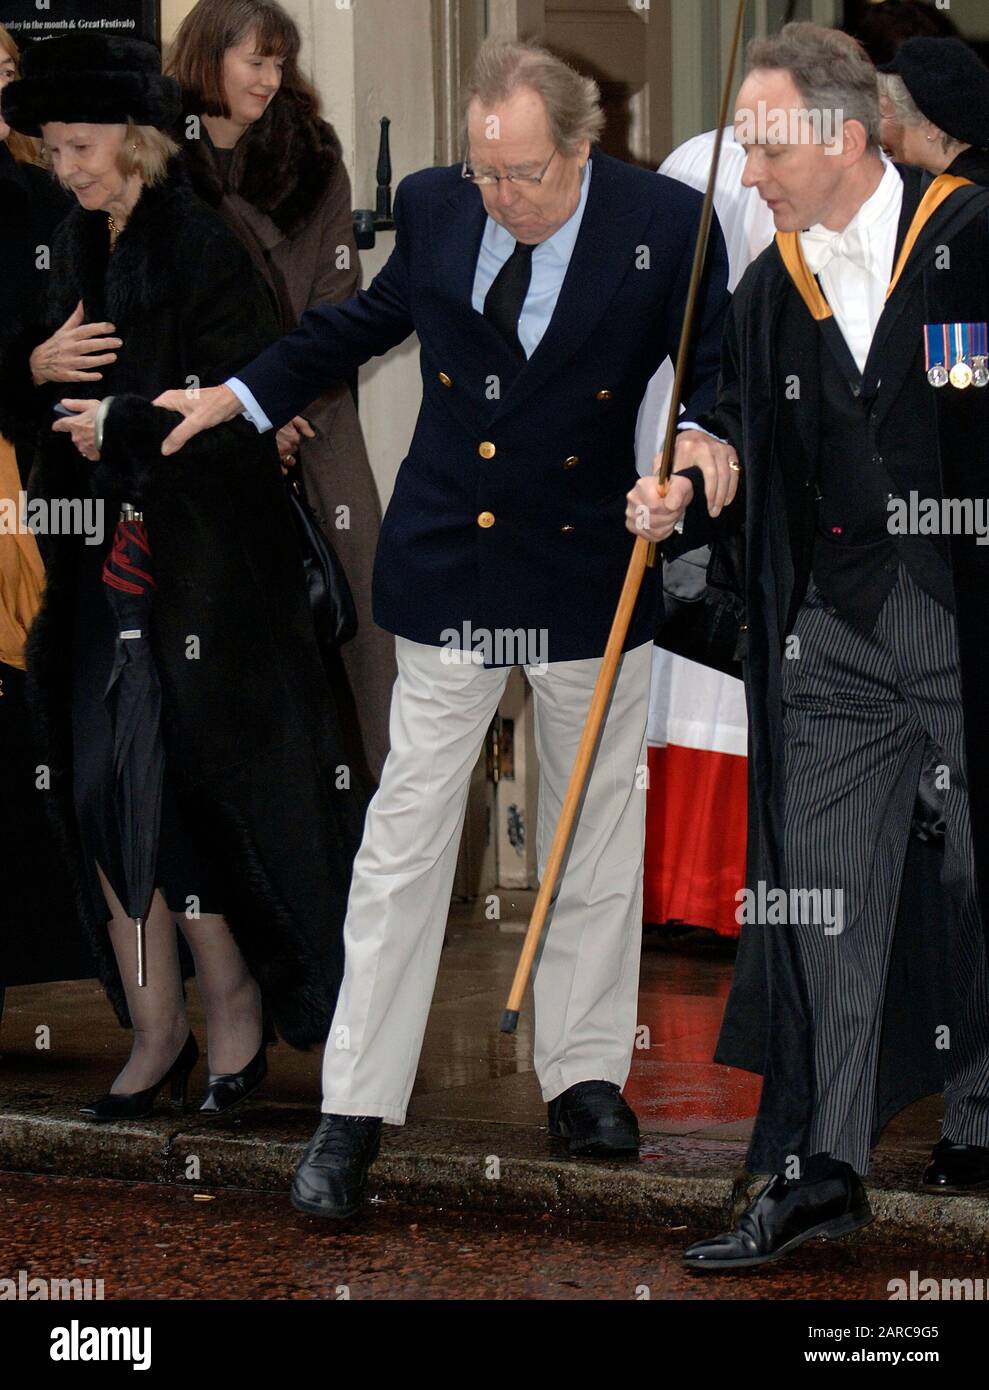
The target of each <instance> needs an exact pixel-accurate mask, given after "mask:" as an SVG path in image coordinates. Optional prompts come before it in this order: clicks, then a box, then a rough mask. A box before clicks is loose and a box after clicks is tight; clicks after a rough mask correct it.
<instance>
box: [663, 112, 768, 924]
mask: <svg viewBox="0 0 989 1390" xmlns="http://www.w3.org/2000/svg"><path fill="white" fill-rule="evenodd" d="M714 137H715V132H714V131H709V132H707V133H706V134H704V135H698V136H695V138H694V139H692V140H688V141H687V142H686V144H684V145H681V146H680V148H679V149H677V150H674V151H673V153H672V154H671V155H670V157H669V159H667V160H666V162H665V163H664V164H663V165H662V167H661V169H660V173H661V174H666V175H668V176H669V177H671V178H676V179H680V180H681V181H682V182H683V183H688V184H690V185H691V186H692V187H694V188H697V189H699V190H700V191H701V192H703V191H704V189H705V188H706V186H707V177H708V171H709V169H710V167H711V157H712V154H713V151H714ZM744 163H745V151H744V149H743V148H742V146H741V145H739V144H737V143H736V142H735V138H734V132H733V131H732V130H727V131H726V132H725V138H724V142H723V144H722V148H721V161H720V164H719V168H718V178H717V183H716V187H715V195H714V206H715V210H716V212H717V214H718V220H719V222H720V223H721V230H722V232H723V233H724V237H725V241H726V243H727V246H728V258H729V265H730V272H729V285H728V287H729V289H731V290H734V288H735V286H736V285H737V284H738V281H739V280H740V279H741V278H742V275H743V274H744V272H745V270H746V267H747V266H748V265H749V264H750V263H751V262H752V261H753V260H754V259H755V258H756V256H758V255H759V253H760V252H761V251H763V250H764V249H765V247H766V246H768V245H769V243H770V241H771V240H772V238H773V234H774V231H775V227H774V224H773V218H772V214H771V213H770V212H769V210H768V208H767V207H766V205H765V203H764V202H763V201H762V199H761V198H760V197H759V195H758V194H757V193H756V192H755V190H754V189H748V188H743V187H742V183H741V178H742V169H743V166H744ZM672 393H673V367H672V364H671V363H669V362H666V363H664V365H663V366H662V367H661V368H660V369H659V371H658V372H657V373H656V375H655V376H654V377H653V379H652V381H651V382H650V383H649V388H648V390H647V392H646V396H645V399H644V400H643V403H642V408H641V410H640V412H639V421H638V427H637V433H636V450H637V456H638V465H639V472H640V473H642V474H646V473H650V472H652V470H653V460H654V458H655V455H656V454H657V453H658V452H659V451H660V449H661V448H662V446H663V439H664V436H665V433H666V420H667V416H668V414H669V409H670V399H671V396H672ZM746 736H747V735H746V714H745V694H744V690H743V687H742V683H741V681H738V680H735V679H734V678H733V677H732V676H725V675H722V674H721V673H720V672H719V671H712V670H709V669H708V668H707V667H706V666H699V665H698V664H697V663H696V662H693V661H687V660H685V659H684V658H683V657H679V656H673V655H672V654H671V653H669V652H665V651H663V650H662V649H661V648H659V647H656V648H654V650H653V669H652V691H651V697H650V707H649V730H648V743H649V755H648V756H649V793H648V799H647V803H646V851H645V877H644V898H643V919H644V920H645V921H646V922H669V921H681V922H688V923H690V924H691V925H693V926H699V927H707V928H709V929H710V930H711V931H715V932H717V933H718V935H719V936H737V935H738V924H737V923H736V921H735V909H736V906H737V900H736V897H735V894H736V893H737V892H738V890H739V889H740V888H742V887H744V885H745V843H746V810H747V805H746V800H747V798H746V775H747V774H746V757H745V752H746Z"/></svg>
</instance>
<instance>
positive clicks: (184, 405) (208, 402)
mask: <svg viewBox="0 0 989 1390" xmlns="http://www.w3.org/2000/svg"><path fill="white" fill-rule="evenodd" d="M151 404H152V405H160V406H161V408H162V409H163V410H174V411H176V412H177V413H178V414H179V415H184V416H185V419H184V420H183V421H182V423H181V424H179V425H176V426H175V428H174V429H173V430H172V432H171V434H170V435H168V436H167V437H166V438H165V439H164V441H163V442H162V446H161V452H162V453H163V454H177V453H178V451H179V450H180V449H181V448H182V445H183V444H188V442H189V440H190V439H191V438H192V437H193V435H196V434H199V433H201V431H202V430H211V429H212V428H213V427H214V425H224V424H226V422H227V421H228V420H234V419H236V417H237V416H238V415H240V414H241V413H242V412H243V409H244V407H243V405H242V404H241V403H240V401H239V400H238V399H237V397H236V396H235V395H234V393H233V392H232V391H231V390H230V387H229V386H207V387H206V388H205V390H201V391H197V392H196V393H195V395H190V393H189V392H188V391H164V392H163V393H162V394H161V395H160V396H159V397H158V398H157V400H154V401H152V402H151Z"/></svg>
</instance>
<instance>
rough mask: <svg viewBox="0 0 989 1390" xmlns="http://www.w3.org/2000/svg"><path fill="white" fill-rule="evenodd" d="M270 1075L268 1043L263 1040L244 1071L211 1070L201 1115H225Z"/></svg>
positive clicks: (200, 1109)
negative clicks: (217, 1071)
mask: <svg viewBox="0 0 989 1390" xmlns="http://www.w3.org/2000/svg"><path fill="white" fill-rule="evenodd" d="M267 1075H268V1044H267V1043H266V1042H262V1044H261V1046H260V1047H259V1048H258V1050H257V1052H256V1053H255V1054H254V1056H253V1057H252V1058H251V1060H250V1061H249V1062H248V1064H247V1066H246V1067H245V1068H244V1070H243V1071H230V1072H220V1073H214V1072H210V1074H209V1082H208V1083H207V1086H206V1099H205V1100H204V1101H203V1103H202V1105H201V1106H200V1107H199V1113H200V1115H225V1114H226V1112H227V1111H228V1110H232V1109H233V1108H234V1106H235V1105H240V1103H241V1101H245V1100H246V1099H247V1097H248V1096H249V1095H250V1094H251V1092H252V1091H256V1090H257V1088H258V1087H259V1086H260V1085H261V1082H262V1081H263V1080H264V1078H265V1077H266V1076H267Z"/></svg>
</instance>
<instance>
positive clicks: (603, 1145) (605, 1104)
mask: <svg viewBox="0 0 989 1390" xmlns="http://www.w3.org/2000/svg"><path fill="white" fill-rule="evenodd" d="M548 1114H549V1132H550V1134H552V1135H553V1136H554V1137H555V1138H557V1139H568V1140H569V1141H570V1142H569V1149H570V1152H571V1153H572V1154H584V1155H590V1156H599V1157H602V1158H604V1157H616V1156H621V1155H626V1156H627V1155H629V1154H638V1152H639V1122H638V1120H637V1119H636V1118H635V1115H634V1113H633V1111H632V1109H631V1107H630V1106H629V1105H628V1103H627V1101H626V1100H625V1098H624V1097H623V1096H622V1093H621V1089H620V1087H618V1086H616V1085H615V1084H614V1083H613V1082H611V1081H578V1082H577V1084H576V1086H570V1087H569V1088H568V1089H567V1090H566V1091H564V1092H563V1094H562V1095H559V1096H557V1097H556V1099H555V1100H551V1101H550V1103H549V1106H548Z"/></svg>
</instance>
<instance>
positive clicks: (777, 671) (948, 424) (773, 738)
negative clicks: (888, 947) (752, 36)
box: [684, 170, 989, 1172]
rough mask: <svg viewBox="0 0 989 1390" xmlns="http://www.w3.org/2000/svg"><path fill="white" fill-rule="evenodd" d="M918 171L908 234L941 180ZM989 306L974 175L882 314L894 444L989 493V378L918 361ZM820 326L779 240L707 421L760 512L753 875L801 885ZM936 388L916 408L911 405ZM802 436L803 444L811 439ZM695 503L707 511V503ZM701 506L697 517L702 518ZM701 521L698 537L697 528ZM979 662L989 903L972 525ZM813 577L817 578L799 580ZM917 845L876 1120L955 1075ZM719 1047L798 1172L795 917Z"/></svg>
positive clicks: (955, 553)
mask: <svg viewBox="0 0 989 1390" xmlns="http://www.w3.org/2000/svg"><path fill="white" fill-rule="evenodd" d="M900 172H901V174H903V176H904V182H905V189H904V211H903V217H902V219H901V223H900V242H901V243H902V240H903V237H904V234H905V232H906V228H907V225H908V224H909V221H910V219H911V217H912V214H913V212H914V210H915V209H916V207H917V204H918V203H919V201H920V197H921V195H922V191H923V188H924V186H925V184H926V181H925V180H924V179H923V178H922V176H921V175H920V174H919V172H918V171H915V170H901V171H900ZM944 245H948V246H950V248H951V267H952V269H951V270H950V271H945V270H942V269H938V268H936V264H935V258H936V256H937V253H938V248H940V247H942V246H944ZM977 320H978V321H986V320H989V195H987V194H986V193H985V192H984V191H983V190H981V189H963V190H961V191H960V192H958V193H956V194H954V195H953V196H952V198H951V199H950V200H949V201H948V202H947V203H946V204H945V205H944V206H942V208H941V209H940V210H939V211H938V212H937V213H936V214H935V216H934V217H933V219H932V220H931V221H930V222H929V223H928V225H927V227H926V229H925V231H924V233H923V234H922V236H921V238H920V239H919V241H918V243H917V245H916V247H915V248H914V251H913V254H912V256H911V258H910V261H909V262H908V265H907V268H906V271H905V273H904V275H903V277H902V279H901V281H900V284H899V286H898V288H897V290H896V291H895V292H894V294H893V296H892V298H891V299H890V301H889V304H888V306H887V308H886V311H885V313H884V315H883V317H882V319H881V320H880V324H879V327H878V329H877V333H876V338H875V340H874V343H873V354H874V355H876V361H877V363H878V365H879V371H880V375H881V386H880V389H879V392H878V395H877V398H876V403H875V411H876V430H877V433H878V438H879V441H880V445H881V447H882V448H883V449H884V450H885V448H886V446H887V444H888V445H889V448H890V452H891V453H893V454H895V452H896V448H902V447H903V446H904V440H907V441H917V444H916V447H930V448H931V449H932V450H933V451H934V452H935V453H936V454H937V456H938V460H939V467H940V471H941V478H942V484H943V495H944V496H945V497H971V498H986V497H987V496H989V388H987V389H985V390H976V389H972V390H969V391H964V392H963V391H956V390H953V389H951V388H946V389H943V390H940V391H938V390H935V389H934V388H933V387H928V386H927V383H926V381H925V383H924V384H925V388H926V390H927V393H926V394H924V395H922V396H918V395H917V393H916V391H914V390H911V391H909V392H907V393H905V390H904V388H905V385H906V383H907V382H908V381H911V380H912V378H911V376H910V374H911V373H921V374H923V372H924V350H923V346H924V343H923V328H924V324H925V323H928V322H938V323H942V322H955V321H964V322H972V321H977ZM820 348H821V344H820V340H819V330H818V328H817V326H816V325H815V324H814V322H813V320H812V319H811V317H810V314H809V312H808V311H807V309H806V307H805V305H804V304H803V301H802V300H801V298H800V296H799V294H798V293H797V291H796V289H795V288H794V286H793V284H792V282H791V280H790V278H789V276H788V274H787V272H786V269H785V267H784V265H783V262H782V259H781V257H780V254H779V251H778V250H777V248H776V245H775V243H774V244H773V245H772V246H771V247H769V248H768V249H767V250H766V251H765V252H764V253H763V254H762V255H761V256H760V257H759V258H758V259H757V260H756V261H755V262H754V263H753V265H752V266H751V267H750V268H749V270H748V272H747V273H746V275H745V277H744V278H743V280H742V282H741V284H740V285H739V287H738V289H737V291H736V295H735V299H734V301H733V304H732V309H731V312H730V315H729V321H728V325H727V329H726V336H725V345H724V359H723V369H722V379H721V384H720V391H719V401H718V406H717V408H716V410H715V411H714V413H713V414H711V415H709V416H706V417H702V419H701V420H700V422H699V423H701V424H702V425H703V426H704V427H705V428H707V429H709V430H710V431H711V432H712V433H714V434H717V435H719V436H721V437H722V438H726V439H730V440H731V442H732V443H733V444H734V445H735V446H736V448H737V449H738V451H739V456H740V458H741V459H742V461H743V464H744V467H745V472H744V475H743V477H744V496H743V497H740V498H739V499H738V500H737V501H736V503H735V504H734V505H733V507H731V508H729V509H727V511H726V512H725V514H724V520H723V522H722V523H721V526H720V530H721V539H720V541H716V544H715V549H716V551H717V548H718V545H719V544H720V545H727V544H729V543H731V538H730V532H731V531H732V530H737V528H738V526H739V523H741V522H742V521H743V519H744V532H745V538H744V578H743V579H742V582H741V585H740V588H741V591H742V596H743V598H744V604H745V610H746V623H747V654H746V657H745V662H744V667H745V683H746V697H747V702H748V711H749V777H750V797H749V807H750V814H749V864H748V874H749V880H750V883H753V884H755V883H757V882H758V881H760V880H761V881H763V882H765V883H766V884H767V885H769V886H777V885H778V886H782V887H786V883H785V875H784V873H783V867H782V856H781V845H782V831H783V807H784V766H785V764H784V757H783V727H782V725H783V706H782V693H781V660H782V653H783V644H784V640H785V637H786V635H787V633H788V631H789V622H790V621H791V620H792V615H793V613H794V611H795V608H796V607H797V606H798V605H799V601H800V598H801V597H802V588H803V587H805V585H806V576H807V574H808V573H809V570H810V562H809V547H811V546H812V545H813V535H814V530H815V526H814V501H813V498H814V488H813V477H814V475H815V472H816V458H817V439H818V431H817V425H816V417H817V410H818V402H817V398H816V380H815V374H814V368H813V363H814V360H815V355H816V353H817V352H818V351H819V350H820ZM794 372H796V373H798V374H799V376H800V380H801V384H802V397H801V402H802V409H801V410H800V412H799V413H798V414H797V417H796V418H797V421H798V429H799V434H800V436H801V437H800V439H799V440H798V441H794V440H793V439H791V438H789V437H788V436H787V435H786V432H785V431H778V430H777V423H778V419H779V414H780V402H781V398H782V393H783V391H784V389H785V384H786V381H787V378H788V377H789V376H790V375H791V374H792V373H794ZM907 399H909V401H910V402H915V401H916V400H918V399H919V400H920V401H921V402H922V407H921V409H920V410H919V411H918V412H917V413H916V416H914V415H912V414H911V413H910V412H912V411H913V410H914V406H913V404H911V406H910V410H909V411H907V410H906V408H905V405H904V402H905V401H906V400H907ZM796 445H799V447H796ZM691 510H693V509H691ZM688 516H689V514H688ZM691 531H692V532H693V534H689V533H690V532H691ZM687 532H688V534H686V535H685V538H684V545H685V546H688V545H695V544H702V543H703V541H704V539H705V537H706V535H709V527H708V523H707V522H706V521H705V520H704V516H703V514H702V510H698V513H697V515H696V516H695V517H689V524H688V527H687ZM951 563H952V571H953V585H954V591H955V599H956V605H957V622H958V633H959V644H960V655H961V667H962V671H961V674H962V690H963V703H964V712H965V729H966V744H967V754H968V769H969V782H970V804H971V817H972V830H973V835H974V838H975V849H976V861H977V872H978V876H979V887H980V894H981V898H982V901H983V902H984V903H989V727H987V724H986V720H985V690H986V682H987V677H989V606H987V605H986V602H985V595H986V592H987V587H989V548H987V547H985V546H978V545H976V544H975V540H974V538H973V537H965V536H962V537H954V538H952V542H951ZM798 577H802V578H798ZM925 854H926V855H928V856H929V855H930V854H931V851H930V850H929V849H928V848H927V847H925V846H922V845H919V844H917V845H916V848H912V850H911V856H912V858H911V862H910V865H909V867H908V870H907V878H906V880H905V889H904V894H903V898H902V901H901V912H900V917H899V922H898V927H897V939H896V943H895V947H894V960H893V965H892V968H891V972H890V978H889V982H888V987H887V995H886V1001H885V1013H884V1035H883V1045H882V1052H881V1059H880V1067H879V1078H878V1094H877V1117H876V1118H877V1131H878V1128H880V1127H881V1125H882V1124H883V1123H885V1121H886V1120H887V1119H889V1118H890V1116H891V1115H892V1114H894V1113H895V1112H896V1111H897V1110H898V1109H900V1108H901V1107H902V1106H904V1105H906V1104H908V1103H909V1102H910V1101H912V1100H914V1099H917V1098H919V1097H920V1096H922V1095H925V1094H929V1093H931V1092H933V1091H937V1090H939V1089H941V1087H942V1084H943V1070H942V1061H943V1054H941V1053H939V1052H938V1051H937V1049H936V1047H935V1034H934V1025H935V1023H937V1022H943V1021H944V1018H945V1013H944V1009H945V1007H946V1004H945V1001H944V998H943V995H942V994H941V990H942V989H943V986H942V983H941V979H940V975H941V972H940V968H939V962H940V954H941V945H942V942H943V937H944V921H943V916H941V915H939V914H943V912H944V911H945V905H944V902H943V898H942V895H941V894H940V893H939V892H938V891H937V886H936V879H935V869H934V864H935V863H936V860H930V859H927V860H925V859H924V858H923V857H921V858H919V859H918V858H917V857H916V856H917V855H920V856H923V855H925ZM716 1059H717V1060H718V1061H720V1062H723V1063H725V1064H726V1065H730V1066H738V1067H743V1068H745V1069H747V1070H752V1071H757V1072H761V1073H762V1074H763V1076H764V1078H765V1085H764V1088H763V1098H762V1104H761V1107H760V1110H759V1114H758V1117H757V1121H756V1126H755V1131H754V1134H753V1139H752V1144H751V1147H750V1150H749V1155H748V1162H749V1166H750V1167H751V1168H752V1169H753V1170H754V1171H762V1172H773V1171H778V1170H780V1169H781V1167H782V1166H783V1164H784V1163H785V1161H786V1158H787V1156H789V1155H791V1154H798V1155H802V1156H807V1136H808V1130H809V1125H810V1120H811V1107H812V1103H813V1089H814V1088H813V1049H812V1030H811V1020H810V1014H809V1009H808V1006H807V1001H806V994H805V989H804V985H803V981H802V979H801V973H800V967H799V962H798V959H797V955H796V950H795V945H794V943H793V941H792V939H791V937H790V934H789V933H788V932H787V931H786V929H785V928H781V927H779V926H768V927H765V926H760V925H747V926H743V928H742V934H741V942H740V948H739V957H738V964H737V967H736V972H735V978H734V982H733V986H732V990H731V994H730V997H729V1000H728V1005H727V1009H726V1014H725V1019H724V1024H723V1029H722V1033H721V1037H720V1039H719V1044H718V1049H717V1052H716Z"/></svg>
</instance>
